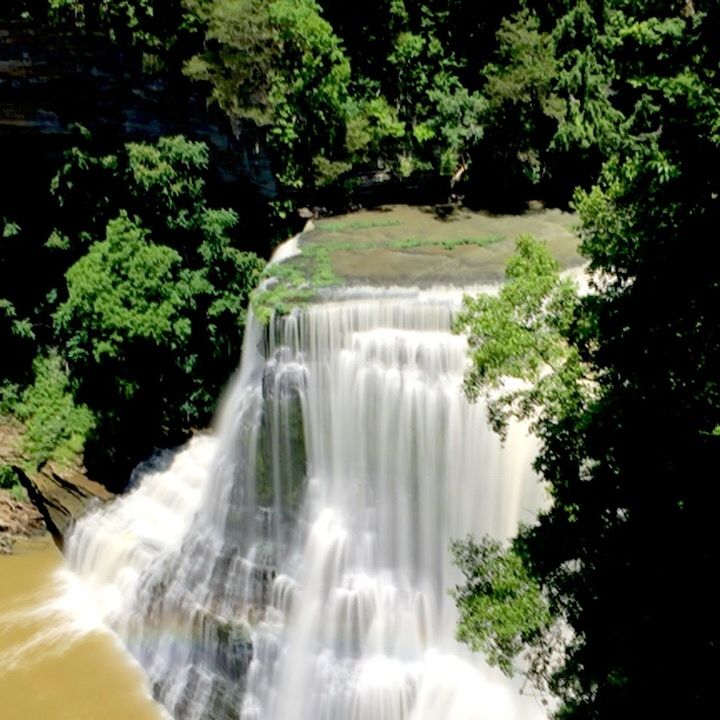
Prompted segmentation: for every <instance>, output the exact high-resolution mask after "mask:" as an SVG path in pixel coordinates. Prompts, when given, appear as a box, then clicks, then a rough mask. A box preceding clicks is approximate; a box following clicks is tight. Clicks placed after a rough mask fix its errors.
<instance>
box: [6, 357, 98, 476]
mask: <svg viewBox="0 0 720 720" xmlns="http://www.w3.org/2000/svg"><path fill="white" fill-rule="evenodd" d="M33 370H34V373H35V381H34V383H33V384H32V385H30V386H29V387H28V388H27V389H26V390H25V392H24V393H23V395H22V398H21V400H20V403H19V404H18V405H17V407H16V408H15V413H16V416H17V417H18V419H19V420H21V421H22V422H23V423H24V424H25V433H24V435H23V440H22V444H23V447H22V451H23V453H24V454H25V455H26V456H27V457H28V458H29V462H30V464H31V465H34V466H37V465H40V464H41V463H43V462H45V461H46V460H55V461H57V462H59V463H61V464H64V463H70V462H72V460H73V459H74V458H76V457H77V456H78V455H79V454H81V453H82V451H83V448H84V444H85V440H86V438H87V437H88V435H89V433H90V431H91V430H92V429H93V427H94V425H95V420H94V417H93V414H92V412H91V411H90V410H89V408H88V407H87V406H85V405H78V404H76V403H75V400H74V398H73V394H72V391H71V387H70V380H69V377H68V373H67V369H66V367H65V366H64V362H63V360H62V358H61V357H60V355H58V354H57V352H51V353H50V354H49V355H47V356H46V357H40V358H38V359H37V360H35V362H34V363H33Z"/></svg>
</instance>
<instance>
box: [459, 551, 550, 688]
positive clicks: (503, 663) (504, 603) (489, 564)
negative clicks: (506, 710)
mask: <svg viewBox="0 0 720 720" xmlns="http://www.w3.org/2000/svg"><path fill="white" fill-rule="evenodd" d="M451 549H452V553H453V557H454V560H455V564H456V565H457V567H458V568H459V570H460V572H461V573H462V574H463V584H462V585H459V586H457V587H456V588H455V590H454V592H453V593H452V595H453V597H454V599H455V603H456V604H457V607H458V610H459V612H460V621H459V623H458V628H457V638H458V640H460V641H461V642H465V643H467V644H468V645H469V646H470V648H471V649H472V650H474V651H475V652H483V653H485V657H486V658H487V660H488V662H490V663H491V664H492V665H498V666H499V667H500V669H501V670H502V671H503V672H504V673H506V674H508V675H510V674H512V672H513V662H514V660H515V657H516V656H517V655H519V654H520V652H521V651H522V650H524V648H525V647H526V645H527V643H529V642H532V641H533V640H534V639H535V638H536V637H538V636H539V635H540V634H542V633H547V632H548V628H549V627H550V626H551V625H552V615H551V613H550V610H549V608H548V603H547V601H546V599H545V598H544V597H543V594H542V590H541V588H540V586H539V585H538V583H537V582H536V581H535V579H534V578H533V577H532V576H531V575H530V573H529V572H528V570H527V568H526V566H525V564H524V563H523V561H522V559H521V557H520V556H519V555H517V554H516V553H515V552H513V551H512V549H509V548H505V549H504V548H503V547H502V545H501V544H500V543H499V542H497V541H495V540H492V539H490V538H487V537H486V538H483V540H482V541H481V542H479V543H478V542H476V541H475V540H473V538H471V537H469V538H467V539H466V540H465V541H456V542H454V543H453V544H452V548H451Z"/></svg>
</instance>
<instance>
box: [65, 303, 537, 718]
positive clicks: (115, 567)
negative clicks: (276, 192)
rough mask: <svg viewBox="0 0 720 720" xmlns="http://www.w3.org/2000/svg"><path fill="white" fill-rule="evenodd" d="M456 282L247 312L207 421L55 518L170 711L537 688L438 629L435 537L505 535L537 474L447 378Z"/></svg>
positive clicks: (362, 707)
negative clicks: (176, 445) (111, 490)
mask: <svg viewBox="0 0 720 720" xmlns="http://www.w3.org/2000/svg"><path fill="white" fill-rule="evenodd" d="M459 300H460V293H459V292H457V291H452V292H451V291H441V292H419V291H418V292H410V291H405V292H404V293H391V292H390V291H380V290H375V291H374V293H372V294H371V293H368V295H367V296H360V295H358V296H356V297H354V298H350V299H345V300H342V301H341V300H338V301H333V302H328V303H322V304H317V305H313V306H310V307H308V308H307V309H305V310H303V311H301V312H296V313H295V314H292V315H290V316H287V317H283V318H276V319H274V320H273V321H272V322H271V324H270V326H269V328H267V329H263V328H260V327H259V325H258V324H257V323H256V322H255V321H254V320H251V322H250V324H249V327H248V330H247V333H246V339H245V347H244V352H243V362H242V367H241V370H240V372H239V374H238V376H237V378H236V379H235V380H234V382H233V384H232V386H231V390H230V392H229V393H228V397H227V399H226V401H225V403H224V407H223V409H222V412H221V414H220V416H219V422H218V429H217V432H216V434H215V435H214V436H200V437H198V438H196V439H195V440H193V441H192V442H191V443H190V444H189V445H188V446H187V447H186V448H185V449H184V450H182V451H180V452H179V453H178V454H177V455H176V457H175V458H174V460H173V461H172V462H171V463H170V464H169V465H168V466H167V467H165V468H161V469H155V470H154V471H152V472H149V473H148V474H147V475H146V476H145V477H144V479H143V480H142V482H141V483H140V485H139V486H138V487H137V488H136V489H135V490H134V491H133V492H132V493H130V494H129V495H128V496H126V497H124V498H122V499H120V500H118V501H117V502H116V503H115V504H114V505H113V506H111V507H109V508H106V509H103V510H101V511H98V512H96V513H95V514H93V515H91V516H89V517H88V518H86V519H85V520H83V521H82V522H81V523H80V524H79V525H78V527H77V529H76V531H75V533H74V534H73V536H72V537H71V539H70V542H69V547H68V554H69V557H70V561H71V564H72V566H73V567H74V569H75V571H76V572H77V573H78V574H79V575H80V576H81V577H82V578H84V580H85V582H86V583H87V584H88V586H89V587H90V588H91V591H92V592H93V594H94V596H95V597H96V600H97V603H98V605H99V607H100V608H101V610H102V612H103V614H104V616H105V618H106V620H107V622H108V623H109V624H110V625H111V626H112V627H113V628H114V629H115V630H116V631H117V632H118V634H119V635H120V636H121V637H122V638H123V639H124V641H125V643H126V644H127V646H128V647H129V648H130V650H131V651H132V652H133V654H134V655H135V656H136V657H137V658H138V660H139V661H140V663H141V664H142V665H143V666H144V667H145V669H146V671H147V673H148V675H149V677H150V680H151V682H152V685H153V690H154V693H155V694H156V696H157V697H158V698H159V699H160V700H161V701H162V702H163V703H164V705H165V706H166V707H167V708H168V709H169V711H170V712H171V713H172V714H173V716H174V717H175V718H177V720H186V719H188V720H190V719H196V718H197V719H200V718H202V719H212V720H227V719H231V718H240V719H242V720H479V719H481V718H488V719H490V720H510V719H511V718H531V717H532V718H534V717H543V715H544V713H543V712H542V710H541V709H540V707H539V705H538V704H537V703H536V702H535V701H534V700H533V699H532V698H527V697H521V696H520V695H519V694H518V692H517V688H515V687H513V686H512V684H511V683H510V682H509V681H507V680H506V679H505V678H504V677H502V676H501V675H500V674H499V673H498V672H497V671H496V670H492V669H490V668H489V667H487V666H486V665H485V663H484V662H483V660H482V658H481V657H479V656H472V655H471V654H470V653H469V652H467V651H466V650H465V649H464V648H463V647H461V646H460V645H458V644H457V643H456V642H455V641H454V639H453V635H454V628H455V623H456V615H455V611H454V604H453V601H452V598H451V597H450V596H449V595H448V589H449V588H451V587H452V586H453V585H454V584H455V583H456V581H457V579H458V578H457V571H456V570H454V568H453V567H452V564H451V561H450V553H449V542H450V540H451V539H453V538H461V537H464V536H465V535H467V534H468V533H474V534H475V535H477V536H480V535H483V534H485V533H489V534H491V535H493V536H495V537H498V538H504V537H508V536H510V535H512V534H513V533H514V531H515V530H516V528H517V524H518V522H519V521H521V520H525V521H529V520H532V518H533V516H534V512H535V510H536V509H537V507H538V504H539V503H540V502H541V496H542V491H541V490H540V488H539V484H538V483H537V480H536V478H535V476H534V475H533V473H532V472H531V470H530V465H531V461H532V457H533V456H534V451H535V443H534V441H533V440H532V438H530V437H529V436H528V434H527V432H526V429H525V428H524V427H521V426H516V427H513V428H511V430H510V433H509V436H508V438H507V440H506V442H505V445H504V446H501V444H500V442H499V440H498V439H497V437H495V436H494V435H493V434H492V433H491V432H490V431H489V430H488V428H487V425H486V417H485V408H484V407H483V405H482V404H481V403H478V404H475V405H471V404H469V403H467V401H466V400H465V399H464V397H463V394H462V389H461V384H462V379H463V374H464V371H465V368H466V363H467V360H466V348H465V341H464V339H463V338H461V337H458V336H455V335H453V334H451V332H450V326H451V319H452V314H453V312H454V310H455V309H456V307H457V305H458V303H459Z"/></svg>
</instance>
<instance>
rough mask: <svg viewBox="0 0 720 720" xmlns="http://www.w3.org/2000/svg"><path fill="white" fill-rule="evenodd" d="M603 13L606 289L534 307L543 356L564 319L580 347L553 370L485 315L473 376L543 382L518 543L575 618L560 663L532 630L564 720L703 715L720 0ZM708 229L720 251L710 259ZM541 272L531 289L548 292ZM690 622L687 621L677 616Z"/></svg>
mask: <svg viewBox="0 0 720 720" xmlns="http://www.w3.org/2000/svg"><path fill="white" fill-rule="evenodd" d="M593 18H595V20H597V19H598V13H597V10H596V9H593ZM601 19H602V20H603V23H602V25H601V24H598V25H597V28H598V32H604V33H605V37H604V38H603V40H602V43H603V47H605V48H607V49H609V52H611V54H612V62H611V63H610V64H609V65H606V66H605V70H604V71H605V72H606V73H608V77H609V78H610V77H612V79H613V80H614V82H615V83H616V94H615V95H611V96H607V97H606V100H607V101H609V102H612V105H613V109H614V112H616V113H621V115H622V123H619V124H618V125H617V126H616V127H615V128H614V131H613V133H612V134H613V135H614V137H612V138H610V142H609V143H608V144H607V145H606V146H605V149H604V152H607V153H608V159H607V160H606V162H605V164H604V167H603V170H602V173H601V174H600V177H599V178H598V182H597V184H596V185H595V186H594V187H592V188H591V189H588V190H586V191H580V192H578V194H577V204H578V207H579V210H580V214H581V217H582V221H583V226H582V237H583V249H584V252H585V253H586V254H587V255H588V257H589V259H590V267H591V268H592V270H594V271H595V273H596V275H595V287H594V292H593V293H591V294H590V295H588V296H586V297H584V298H582V299H581V300H580V301H579V302H576V303H575V305H574V310H573V316H572V320H571V322H569V323H568V322H566V321H565V320H563V317H564V313H563V312H562V307H561V310H560V311H559V312H558V310H557V309H553V310H550V306H549V305H548V306H547V308H546V309H545V312H550V313H551V315H553V316H554V317H557V318H558V320H559V322H557V321H556V320H550V319H548V320H546V321H544V322H543V323H538V322H537V319H535V320H532V324H533V325H535V326H536V327H537V329H538V331H539V335H538V339H537V342H538V350H539V351H541V354H540V357H541V358H543V359H544V357H545V355H546V354H547V352H546V351H543V348H544V347H545V340H546V338H547V335H546V330H545V328H547V327H548V326H550V327H556V328H557V330H558V332H559V338H560V339H561V340H562V342H563V343H564V345H565V347H566V348H567V350H566V351H565V352H567V356H566V359H565V361H564V362H562V363H560V364H559V365H557V364H556V363H554V362H553V361H552V359H551V361H550V362H547V363H546V365H547V372H548V374H547V375H543V373H540V377H533V374H534V369H535V368H536V367H537V366H536V365H535V364H534V359H538V358H537V356H536V353H535V350H534V348H531V351H530V352H529V353H528V352H527V350H528V347H529V346H528V345H527V344H523V343H522V342H521V340H520V339H521V338H522V333H520V334H518V330H517V328H516V327H515V326H514V324H513V322H512V317H508V315H509V314H510V307H509V306H508V307H506V308H505V310H506V311H507V312H506V313H504V314H503V315H502V317H501V318H499V319H498V317H497V315H496V313H497V312H498V311H499V309H501V306H492V307H489V313H490V314H489V317H488V319H487V320H486V321H482V322H480V324H481V326H482V327H487V328H488V329H489V330H491V331H492V332H493V337H492V338H491V339H489V340H484V342H487V345H486V349H485V350H482V351H480V352H479V353H477V354H476V360H477V361H478V365H477V366H476V367H475V369H474V370H473V375H472V376H471V380H470V387H471V388H474V389H475V390H479V389H480V388H485V387H490V386H492V384H493V382H495V380H496V378H498V377H500V376H501V375H502V374H503V372H506V373H508V374H512V375H515V376H518V377H520V378H522V379H526V380H527V379H529V380H531V381H532V382H533V385H532V386H531V387H529V388H526V389H525V390H524V391H523V392H524V393H525V395H524V397H525V398H526V399H529V400H530V401H531V402H530V403H529V404H527V405H525V406H521V410H522V412H523V413H524V414H526V411H529V410H532V412H534V413H535V427H536V430H537V433H538V434H539V436H540V439H541V441H542V449H541V452H540V455H539V457H538V459H537V463H536V464H537V467H538V469H539V470H540V471H541V473H542V475H543V477H544V478H545V479H546V481H547V482H548V483H549V486H550V489H551V492H552V495H553V499H554V503H553V506H552V508H551V509H549V510H548V511H547V512H546V513H544V514H543V515H542V516H541V517H540V521H539V524H538V525H537V526H535V527H531V528H526V529H524V530H523V531H522V532H521V534H520V535H519V537H518V538H517V539H516V541H515V543H514V548H515V549H516V550H517V552H518V553H519V555H520V557H521V558H522V559H523V561H524V563H525V566H526V567H527V568H528V569H529V571H530V572H531V574H532V576H533V577H534V578H535V580H536V581H537V582H539V583H540V585H541V586H542V587H543V590H544V592H545V593H546V594H547V597H548V599H549V601H550V607H551V610H552V612H553V613H557V614H558V615H560V616H561V617H563V618H564V619H565V621H567V623H568V624H569V626H570V628H571V629H572V635H571V636H570V637H569V643H568V646H567V648H566V652H565V654H564V656H563V658H562V661H561V662H560V663H559V664H558V665H553V664H552V663H551V662H550V659H549V658H550V655H549V654H548V652H547V648H548V646H549V645H550V644H551V639H550V638H549V637H543V636H542V634H541V635H540V636H538V637H537V638H535V640H533V642H532V643H531V653H532V654H533V655H534V657H535V658H536V660H537V659H539V660H540V663H539V665H536V667H537V668H539V671H540V675H541V676H542V677H543V678H544V680H545V682H547V683H548V686H549V688H550V689H551V690H552V691H553V692H554V693H555V694H556V695H557V696H558V697H559V698H560V699H561V701H562V702H561V705H560V707H559V709H558V711H557V716H558V717H561V718H590V717H627V716H629V715H630V714H631V713H633V712H635V711H636V709H637V708H638V707H642V708H643V712H645V713H649V714H654V715H658V716H666V715H668V714H688V713H690V714H694V715H702V714H706V713H708V712H711V708H712V707H713V706H714V698H713V697H712V694H711V692H709V688H711V687H712V682H713V680H712V677H711V674H710V673H709V672H708V670H707V669H708V668H710V667H714V666H715V665H716V664H717V661H718V651H717V644H716V638H715V635H716V634H715V633H714V632H713V631H712V630H711V631H708V628H707V622H708V619H709V618H711V617H712V616H713V614H714V608H713V607H712V606H711V602H710V601H708V600H707V599H706V598H705V596H701V597H698V596H697V594H695V593H693V592H692V591H690V590H689V589H690V588H691V587H692V585H693V582H695V581H696V579H697V578H698V577H701V576H702V573H703V572H704V568H706V567H708V566H712V565H714V564H716V563H717V543H716V542H715V538H714V537H713V533H712V529H711V528H712V526H713V518H712V513H713V510H712V508H713V507H714V502H713V498H714V490H713V488H712V487H711V486H710V485H708V484H707V482H706V472H705V471H704V470H703V468H707V467H714V466H715V465H716V463H717V459H718V454H719V451H720V447H718V442H717V437H718V436H717V435H715V434H714V431H715V428H717V426H718V421H719V420H720V395H719V388H718V380H717V372H716V371H715V368H716V367H718V366H720V357H719V355H720V337H719V336H718V327H720V324H719V323H718V315H717V308H718V307H719V305H718V293H719V292H720V285H719V284H718V280H717V273H716V272H715V269H714V268H715V262H714V258H715V257H716V255H717V253H716V252H715V249H714V235H713V228H715V227H716V224H717V220H718V217H717V216H718V203H717V188H718V187H719V183H720V178H718V167H720V166H719V165H718V160H719V159H720V158H719V157H718V155H719V154H720V136H719V135H718V132H717V117H718V110H719V109H720V96H719V94H718V88H717V84H716V83H715V73H714V70H711V69H710V68H715V67H716V66H717V60H718V57H717V49H716V46H715V44H714V43H713V41H712V39H711V38H713V37H714V32H715V29H716V28H717V27H718V20H719V19H720V18H719V16H718V8H716V7H714V6H713V7H708V8H706V9H704V10H703V11H697V10H695V8H694V7H693V6H692V5H686V6H685V8H684V10H682V11H681V12H678V8H676V7H675V6H671V5H670V4H665V3H663V4H660V6H653V7H652V8H651V7H649V6H647V7H646V6H645V5H643V4H630V3H614V4H612V5H611V6H610V7H609V8H608V9H607V12H606V13H605V14H604V15H602V16H601ZM602 57H603V55H602V53H598V54H597V55H596V58H600V59H602ZM616 71H617V72H618V73H621V78H618V77H613V73H614V72H616ZM593 72H594V71H593ZM597 87H599V85H598V86H597ZM582 122H583V123H584V124H585V131H588V132H589V131H592V128H591V125H590V124H589V123H588V122H587V121H585V120H583V121H582ZM579 137H580V136H578V138H579ZM596 137H597V136H596ZM581 144H582V143H581ZM689 239H692V240H693V242H694V243H695V246H694V250H697V251H698V252H699V253H700V255H701V256H702V257H705V258H709V257H712V258H713V261H712V262H710V263H709V264H708V263H706V262H703V263H700V264H698V262H697V258H698V255H696V254H695V252H694V251H689V246H688V240H689ZM534 283H535V280H534V279H532V277H531V278H530V280H529V281H528V283H526V289H527V290H528V291H530V298H531V299H532V297H533V296H532V290H533V287H534ZM521 307H526V308H532V307H533V305H532V303H531V304H530V305H523V304H522V303H521ZM478 309H479V310H484V309H485V306H484V305H482V306H480V305H479V306H478ZM494 313H495V314H494ZM474 322H475V321H473V320H472V319H470V318H468V319H467V325H468V326H469V327H470V328H471V329H472V327H473V325H474ZM478 322H479V321H478ZM508 323H509V324H508ZM528 327H529V326H528ZM519 338H520V339H519ZM496 341H497V343H499V344H500V348H499V349H497V350H496V351H494V350H493V347H495V346H494V345H493V343H494V342H496ZM503 342H509V343H511V344H513V343H514V345H513V348H514V349H513V350H512V351H509V352H506V351H505V348H504V347H502V343H503ZM516 352H519V353H520V356H519V357H518V356H517V355H516ZM528 370H530V372H528ZM549 390H550V391H549ZM512 400H513V398H511V402H512ZM678 617H681V618H683V622H682V623H681V625H680V626H676V625H675V624H674V623H668V618H678ZM678 658H682V659H684V662H680V663H678ZM543 666H544V668H543ZM658 688H662V689H663V691H662V692H660V693H659V692H657V689H658Z"/></svg>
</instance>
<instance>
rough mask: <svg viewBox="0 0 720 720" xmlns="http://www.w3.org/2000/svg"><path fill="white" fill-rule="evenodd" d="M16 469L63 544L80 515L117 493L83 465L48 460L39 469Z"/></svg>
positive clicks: (34, 502)
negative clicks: (66, 465) (92, 477)
mask: <svg viewBox="0 0 720 720" xmlns="http://www.w3.org/2000/svg"><path fill="white" fill-rule="evenodd" d="M15 470H16V472H17V473H18V474H19V477H20V482H21V483H22V485H23V487H24V488H25V489H26V490H27V493H28V495H29V497H30V500H31V501H32V502H33V504H34V505H35V507H36V508H37V509H38V511H39V512H40V514H41V515H42V518H43V520H44V521H45V525H46V526H47V529H48V531H49V532H50V533H51V534H52V536H53V537H54V538H55V540H56V542H58V543H59V544H60V545H62V543H63V540H64V538H65V536H66V535H67V533H68V532H69V531H70V529H71V528H72V526H73V525H74V523H75V521H76V520H77V519H78V518H80V517H81V516H82V515H84V514H85V513H86V512H87V511H88V510H90V509H92V508H93V507H96V506H97V505H98V504H99V503H104V502H107V501H108V500H111V499H112V498H113V497H114V495H113V494H112V493H111V492H110V491H109V490H107V489H106V488H104V487H103V486H102V485H100V484H99V483H96V482H94V481H93V480H90V479H89V478H88V477H86V476H85V474H84V472H83V471H82V468H80V467H77V468H61V467H59V466H58V465H56V464H55V463H53V462H47V463H44V464H43V465H42V466H41V467H40V468H39V469H38V470H37V471H36V472H24V471H23V470H21V469H19V468H15Z"/></svg>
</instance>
